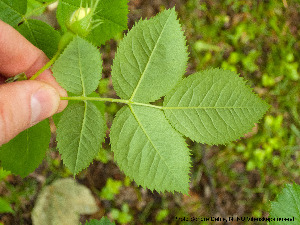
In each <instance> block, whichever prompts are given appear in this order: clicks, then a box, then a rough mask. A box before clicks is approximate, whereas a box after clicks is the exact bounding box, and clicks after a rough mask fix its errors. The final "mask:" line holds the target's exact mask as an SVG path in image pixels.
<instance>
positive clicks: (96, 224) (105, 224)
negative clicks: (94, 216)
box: [85, 217, 115, 225]
mask: <svg viewBox="0 0 300 225" xmlns="http://www.w3.org/2000/svg"><path fill="white" fill-rule="evenodd" d="M85 225H115V223H112V222H110V220H109V219H108V218H106V217H102V218H101V220H100V221H99V220H91V221H89V222H86V223H85Z"/></svg>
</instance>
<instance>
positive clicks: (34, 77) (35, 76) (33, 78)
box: [29, 51, 61, 80]
mask: <svg viewBox="0 0 300 225" xmlns="http://www.w3.org/2000/svg"><path fill="white" fill-rule="evenodd" d="M60 53H61V51H57V52H56V54H55V55H54V56H53V58H52V59H51V60H50V61H49V62H48V63H47V64H46V65H45V66H43V67H42V68H41V69H40V70H39V71H37V72H36V73H35V74H34V75H33V76H32V77H31V78H30V79H29V80H35V79H36V78H37V77H38V76H39V75H40V74H41V73H42V72H44V71H45V70H46V69H48V68H49V67H50V66H51V65H52V64H53V63H54V62H55V61H56V59H57V58H58V56H59V55H60Z"/></svg>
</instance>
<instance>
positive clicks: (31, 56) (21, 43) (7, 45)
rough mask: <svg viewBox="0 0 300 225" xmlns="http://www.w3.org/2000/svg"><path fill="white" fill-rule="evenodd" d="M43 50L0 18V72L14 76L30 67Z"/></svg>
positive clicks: (27, 70)
mask: <svg viewBox="0 0 300 225" xmlns="http://www.w3.org/2000/svg"><path fill="white" fill-rule="evenodd" d="M42 55H43V52H42V51H41V50H39V49H38V48H37V47H35V46H34V45H32V44H31V43H30V42H29V41H27V40H26V38H24V37H23V36H22V35H21V34H20V33H19V32H18V31H16V30H15V29H14V28H13V27H11V26H10V25H8V24H6V23H4V22H3V21H1V20H0V73H1V74H2V75H4V76H8V77H9V76H14V75H17V74H19V73H22V72H30V69H31V68H32V67H33V65H34V64H35V63H36V61H38V60H39V59H40V58H41V57H42Z"/></svg>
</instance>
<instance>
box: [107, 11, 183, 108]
mask: <svg viewBox="0 0 300 225" xmlns="http://www.w3.org/2000/svg"><path fill="white" fill-rule="evenodd" d="M176 18H177V15H176V12H175V9H174V8H173V9H170V10H165V11H163V12H162V13H160V14H158V15H157V16H155V17H154V18H152V19H150V20H144V21H140V22H138V23H137V24H136V25H135V26H134V27H133V28H132V29H131V30H130V31H129V32H128V34H127V36H126V37H124V39H123V40H122V41H121V42H120V45H119V47H118V51H117V53H116V57H115V59H114V63H113V67H112V81H113V85H114V89H115V90H116V92H117V94H118V96H120V97H121V98H123V99H131V100H133V101H136V102H144V103H148V102H151V101H155V100H157V99H159V98H160V97H162V96H163V95H165V94H167V93H168V92H169V91H170V90H171V89H172V88H173V87H174V86H175V85H176V84H177V83H178V81H179V80H181V79H182V76H183V74H184V72H185V69H186V65H187V59H188V53H187V47H186V40H185V37H184V34H183V31H182V30H181V26H180V24H179V21H178V20H177V19H176Z"/></svg>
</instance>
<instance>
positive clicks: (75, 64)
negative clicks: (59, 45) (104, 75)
mask: <svg viewBox="0 0 300 225" xmlns="http://www.w3.org/2000/svg"><path fill="white" fill-rule="evenodd" d="M52 72H53V76H54V77H55V78H56V80H57V82H58V83H59V84H60V85H61V86H62V87H63V88H64V89H66V90H67V91H70V92H72V93H74V94H76V95H82V96H87V95H89V94H91V93H92V92H93V91H94V90H96V88H97V87H98V84H99V80H100V78H101V72H102V59H101V55H100V52H99V50H98V49H97V48H96V47H95V46H94V45H92V44H91V43H89V42H87V41H86V40H84V39H82V38H80V37H78V36H77V37H74V39H73V40H72V41H71V42H70V44H69V45H68V46H67V47H66V48H65V50H64V52H63V53H62V54H61V55H60V57H59V58H58V59H57V61H56V62H55V64H54V65H53V68H52Z"/></svg>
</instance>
